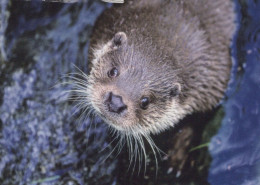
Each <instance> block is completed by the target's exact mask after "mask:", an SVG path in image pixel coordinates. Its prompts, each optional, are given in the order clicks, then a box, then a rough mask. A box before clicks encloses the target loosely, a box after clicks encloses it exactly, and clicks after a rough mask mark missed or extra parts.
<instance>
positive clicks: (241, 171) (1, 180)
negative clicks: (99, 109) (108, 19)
mask: <svg viewBox="0 0 260 185" xmlns="http://www.w3.org/2000/svg"><path fill="white" fill-rule="evenodd" d="M6 2H7V1H5V0H3V1H1V3H0V20H1V22H2V26H1V27H0V40H1V42H0V184H99V185H100V184H138V185H140V184H180V185H183V184H185V185H186V184H195V185H197V184H199V185H201V184H212V185H256V184H260V178H259V177H260V175H259V173H260V166H259V165H260V159H259V158H260V93H259V92H260V1H259V0H255V1H253V0H251V1H243V0H241V1H239V2H236V14H237V16H238V19H237V25H238V32H237V34H236V35H235V39H234V42H233V44H232V47H231V53H232V56H233V59H234V61H233V63H234V65H233V70H232V75H231V82H230V85H229V87H228V89H227V97H226V98H225V100H224V101H223V103H222V105H221V106H220V107H219V108H217V110H215V111H213V112H212V113H207V114H209V115H204V116H206V117H209V118H207V119H209V121H208V124H207V125H208V126H207V127H208V128H205V130H204V132H203V133H202V136H201V137H202V140H201V143H202V144H203V143H204V142H208V141H210V145H209V152H207V150H206V149H205V148H204V149H202V150H201V153H198V155H197V154H196V156H195V158H193V159H192V160H193V161H191V163H195V164H196V165H195V167H194V168H195V170H193V171H192V170H191V171H190V170H189V169H187V170H186V173H185V174H183V173H182V174H178V173H177V174H176V171H175V169H172V168H171V167H170V166H169V164H168V161H167V158H165V156H163V159H162V160H159V169H160V170H159V172H158V174H157V177H156V174H155V169H156V168H155V164H154V158H153V157H149V160H151V161H150V163H149V165H148V167H147V168H148V169H147V172H146V174H143V173H140V174H139V175H138V173H133V172H136V171H138V170H136V169H132V168H131V166H130V170H128V167H129V160H128V155H127V149H124V150H123V151H122V153H123V154H122V155H119V156H117V157H116V154H114V153H112V155H111V156H110V157H108V159H107V160H105V161H103V160H104V159H105V158H106V157H107V156H108V154H109V153H110V152H111V151H112V149H113V144H112V145H110V144H109V143H110V142H111V140H112V139H111V136H110V133H109V132H108V131H107V127H106V124H105V123H104V122H103V121H102V120H100V119H99V118H92V117H91V118H86V119H85V120H84V121H78V120H77V118H78V117H79V113H78V112H75V107H74V105H73V103H72V102H70V101H69V100H68V98H69V97H68V95H66V94H64V90H70V89H71V87H70V86H69V85H56V86H55V84H57V83H58V82H65V81H66V80H67V79H66V78H65V79H64V78H61V77H62V76H63V75H64V74H68V73H71V72H75V67H74V65H76V66H78V67H79V68H80V69H81V70H83V71H85V72H86V70H87V57H88V55H87V53H88V45H89V38H90V33H91V29H92V28H93V25H94V23H95V20H96V19H97V17H98V15H100V14H101V13H102V11H103V10H104V9H105V8H107V7H108V6H110V5H108V4H105V3H101V2H99V1H89V2H88V3H76V4H61V3H42V2H40V1H33V2H26V3H25V2H18V1H14V2H13V3H9V4H8V3H6ZM2 41H3V42H2ZM204 116H203V115H202V116H200V117H195V118H196V120H195V122H196V121H197V122H199V120H200V119H199V118H201V117H204ZM203 119H204V118H203ZM207 119H205V120H207ZM186 121H188V122H192V120H190V119H187V120H186ZM193 121H194V120H193ZM79 122H80V123H82V124H78V123H79ZM91 123H92V124H91ZM169 135H171V133H169V132H166V133H163V134H161V135H160V136H158V138H157V140H158V142H157V144H158V146H159V147H160V148H162V149H163V150H166V148H167V147H165V146H164V145H165V143H167V142H166V141H165V138H168V136H169ZM205 135H210V137H211V139H210V138H208V137H209V136H207V137H206V136H205ZM203 138H204V139H203ZM205 138H206V139H205ZM104 148H105V149H104ZM148 151H149V150H148ZM165 152H167V151H165ZM205 156H206V157H205ZM132 167H133V166H132ZM137 169H138V168H137ZM141 171H143V167H141ZM182 175H184V176H182Z"/></svg>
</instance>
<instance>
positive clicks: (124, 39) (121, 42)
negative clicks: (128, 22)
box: [112, 32, 127, 49]
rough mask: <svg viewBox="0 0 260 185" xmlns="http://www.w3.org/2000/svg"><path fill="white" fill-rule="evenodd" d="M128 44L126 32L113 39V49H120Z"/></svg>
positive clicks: (117, 34) (118, 33)
mask: <svg viewBox="0 0 260 185" xmlns="http://www.w3.org/2000/svg"><path fill="white" fill-rule="evenodd" d="M126 42H127V36H126V34H125V32H117V33H116V34H115V36H114V37H113V39H112V47H113V48H114V49H117V48H118V47H120V46H122V45H124V44H125V43H126Z"/></svg>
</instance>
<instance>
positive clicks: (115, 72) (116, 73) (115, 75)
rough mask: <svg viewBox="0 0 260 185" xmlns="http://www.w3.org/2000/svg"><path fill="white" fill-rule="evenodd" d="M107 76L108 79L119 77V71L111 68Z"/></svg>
mask: <svg viewBox="0 0 260 185" xmlns="http://www.w3.org/2000/svg"><path fill="white" fill-rule="evenodd" d="M107 75H108V77H110V78H114V77H117V76H118V75H119V71H118V69H117V68H116V67H113V68H112V69H111V70H110V71H108V73H107Z"/></svg>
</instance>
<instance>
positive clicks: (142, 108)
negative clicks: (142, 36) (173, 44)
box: [88, 32, 185, 135]
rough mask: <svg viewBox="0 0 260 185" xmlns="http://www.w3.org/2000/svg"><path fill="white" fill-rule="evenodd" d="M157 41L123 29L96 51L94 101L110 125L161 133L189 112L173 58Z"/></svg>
mask: <svg viewBox="0 0 260 185" xmlns="http://www.w3.org/2000/svg"><path fill="white" fill-rule="evenodd" d="M163 53H164V52H163V50H162V49H160V48H156V47H155V46H154V45H153V43H152V41H151V40H149V39H147V40H138V38H136V37H135V36H131V35H130V36H129V37H128V36H127V35H126V33H124V32H118V33H116V34H115V35H114V37H113V38H112V39H111V40H110V41H108V42H107V43H106V44H102V45H100V47H99V48H98V49H94V60H93V61H92V64H93V67H92V69H91V71H90V75H89V85H88V94H89V96H88V97H89V102H90V104H91V105H92V107H93V108H94V110H95V112H96V113H97V114H98V115H100V116H101V117H102V118H103V119H104V120H105V121H106V122H107V123H108V124H109V125H111V126H112V127H114V128H116V129H117V130H119V131H122V132H124V133H127V134H142V135H147V134H150V133H158V132H160V131H162V130H165V129H166V128H168V127H170V126H173V125H174V123H176V122H177V121H178V120H179V119H181V118H182V117H183V116H184V114H185V113H184V110H183V108H182V107H183V106H181V104H182V98H181V97H182V81H181V79H180V78H179V75H178V73H179V71H180V70H181V69H179V68H178V67H177V64H176V65H174V61H172V60H174V59H172V58H171V57H169V56H167V55H166V54H165V55H164V54H163Z"/></svg>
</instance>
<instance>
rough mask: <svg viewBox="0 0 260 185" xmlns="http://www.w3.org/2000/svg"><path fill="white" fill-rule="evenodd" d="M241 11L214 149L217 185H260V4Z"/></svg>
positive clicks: (212, 171) (214, 181) (211, 179)
mask: <svg viewBox="0 0 260 185" xmlns="http://www.w3.org/2000/svg"><path fill="white" fill-rule="evenodd" d="M237 11H238V12H237V13H238V24H239V26H240V27H239V32H238V34H237V36H236V40H235V42H234V44H233V46H232V52H233V54H234V60H235V61H234V62H235V66H234V70H233V79H232V82H231V84H230V87H229V89H228V92H227V96H228V98H227V100H226V102H225V103H224V105H223V106H224V108H225V117H224V118H223V120H222V126H221V128H220V129H219V131H218V134H217V135H216V136H214V137H213V138H212V141H211V145H210V153H211V155H212V158H213V161H212V164H211V168H210V171H209V177H208V180H209V182H210V183H211V184H216V185H219V184H221V185H237V184H245V185H251V184H252V185H253V184H260V174H259V173H260V93H259V92H260V22H259V20H260V1H245V2H244V3H241V4H240V5H238V7H237Z"/></svg>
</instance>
